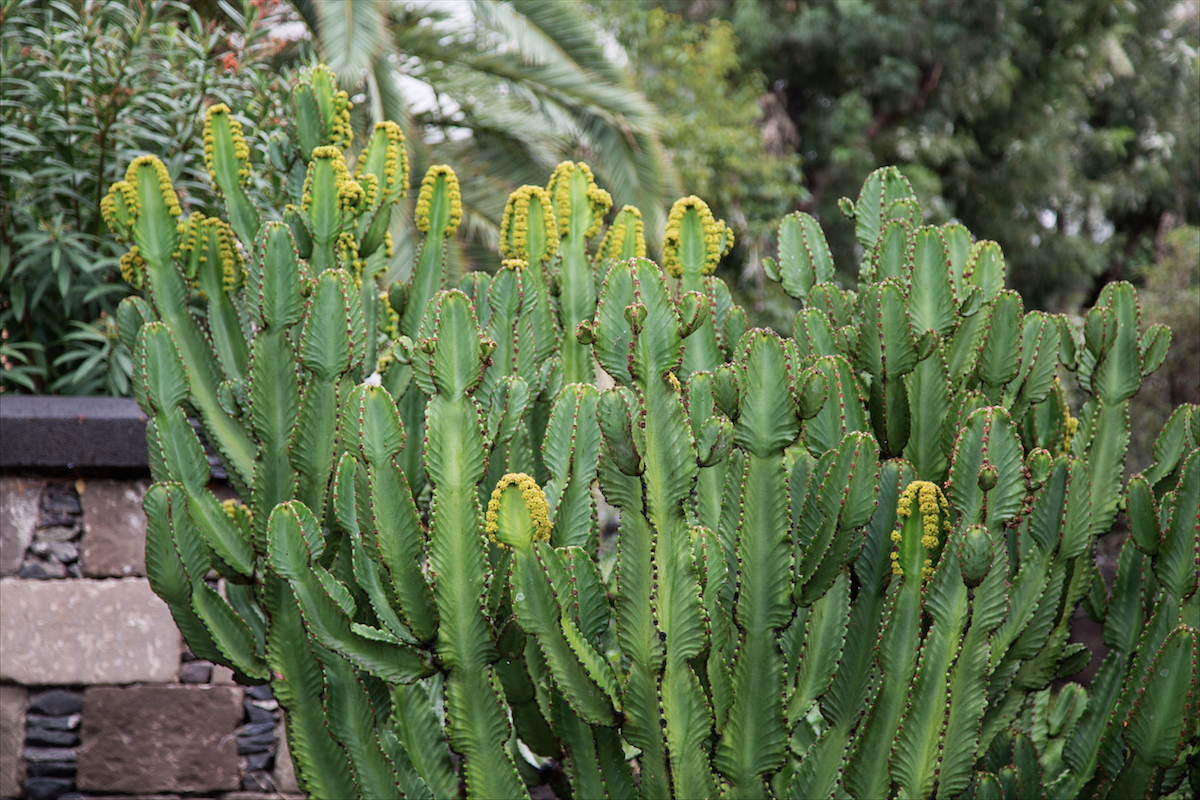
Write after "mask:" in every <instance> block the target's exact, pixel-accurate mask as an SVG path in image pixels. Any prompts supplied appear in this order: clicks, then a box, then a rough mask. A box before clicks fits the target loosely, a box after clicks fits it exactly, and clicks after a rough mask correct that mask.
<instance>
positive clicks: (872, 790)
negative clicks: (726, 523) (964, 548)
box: [846, 481, 957, 797]
mask: <svg viewBox="0 0 1200 800" xmlns="http://www.w3.org/2000/svg"><path fill="white" fill-rule="evenodd" d="M897 514H898V515H899V520H898V527H897V530H896V531H895V532H894V533H893V534H892V542H893V543H894V544H895V545H896V548H895V550H894V551H893V553H892V556H893V557H892V565H893V566H892V571H893V573H894V575H893V581H894V582H895V581H899V584H898V587H897V588H896V589H895V590H893V592H892V593H891V598H890V601H889V603H888V607H887V610H886V612H885V616H886V622H885V623H884V627H883V630H882V632H881V634H880V638H879V649H878V658H879V664H880V667H881V668H882V670H883V684H882V686H881V687H880V689H879V695H878V698H877V699H876V701H875V705H874V707H873V708H872V710H871V713H870V715H869V716H868V718H867V720H866V722H865V731H864V732H863V734H862V735H861V737H860V739H859V741H858V743H857V745H856V747H855V751H854V754H853V756H852V758H851V761H850V765H849V768H848V771H847V773H846V788H847V789H848V790H849V791H850V793H851V794H853V795H854V796H856V797H878V796H884V795H888V794H889V793H890V789H889V787H890V786H891V783H892V780H893V776H892V775H891V772H890V769H889V759H890V756H891V754H892V752H893V746H894V745H895V743H896V741H897V731H898V730H899V727H900V723H901V720H902V719H903V715H904V710H905V708H906V707H907V705H908V703H909V698H910V693H911V691H912V688H913V679H914V676H915V675H916V672H917V653H918V650H919V649H920V645H921V618H922V610H923V607H924V603H925V599H924V593H923V592H922V588H923V586H924V584H925V583H926V581H928V580H929V578H930V577H931V576H932V574H933V570H934V568H935V566H936V564H937V562H938V559H939V558H940V556H941V553H940V552H939V551H940V550H941V549H942V544H943V542H944V541H945V533H946V527H947V526H948V524H949V522H948V512H947V510H946V501H945V498H944V497H943V496H942V493H941V490H940V489H938V488H937V486H935V485H933V484H931V483H929V482H928V481H913V482H912V483H910V484H909V485H908V486H907V487H906V488H905V490H904V492H903V493H902V494H901V495H900V498H899V500H898V501H897ZM954 572H955V573H957V569H956V570H954ZM943 705H944V704H943Z"/></svg>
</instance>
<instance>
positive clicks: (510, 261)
mask: <svg viewBox="0 0 1200 800" xmlns="http://www.w3.org/2000/svg"><path fill="white" fill-rule="evenodd" d="M528 266H529V262H528V261H526V260H525V259H523V258H506V259H504V260H503V261H501V262H500V269H511V270H512V271H513V272H520V271H521V270H523V269H525V268H526V267H528Z"/></svg>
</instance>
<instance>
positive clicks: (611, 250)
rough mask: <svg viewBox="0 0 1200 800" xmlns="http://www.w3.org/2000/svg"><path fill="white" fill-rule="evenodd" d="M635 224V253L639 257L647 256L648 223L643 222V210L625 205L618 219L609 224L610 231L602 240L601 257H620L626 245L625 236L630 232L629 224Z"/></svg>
mask: <svg viewBox="0 0 1200 800" xmlns="http://www.w3.org/2000/svg"><path fill="white" fill-rule="evenodd" d="M630 223H632V224H633V227H634V231H633V238H634V246H633V254H634V256H636V257H637V258H645V257H646V225H645V223H643V222H642V212H641V211H639V210H638V209H637V208H636V207H634V206H625V207H623V208H622V209H621V210H620V211H619V212H617V217H616V219H614V220H613V223H612V225H610V226H609V228H608V232H607V233H605V234H604V239H603V240H602V241H601V242H600V257H601V258H620V257H621V250H622V248H624V247H625V238H626V237H627V236H628V234H629V225H630Z"/></svg>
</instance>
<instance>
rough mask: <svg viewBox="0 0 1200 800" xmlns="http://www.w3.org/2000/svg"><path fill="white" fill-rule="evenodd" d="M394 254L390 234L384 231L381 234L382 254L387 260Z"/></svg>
mask: <svg viewBox="0 0 1200 800" xmlns="http://www.w3.org/2000/svg"><path fill="white" fill-rule="evenodd" d="M394 252H395V247H393V245H392V232H391V231H384V232H383V254H384V255H385V256H387V257H388V258H391V257H392V254H393V253H394Z"/></svg>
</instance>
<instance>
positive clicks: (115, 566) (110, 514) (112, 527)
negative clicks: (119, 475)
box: [79, 480, 150, 578]
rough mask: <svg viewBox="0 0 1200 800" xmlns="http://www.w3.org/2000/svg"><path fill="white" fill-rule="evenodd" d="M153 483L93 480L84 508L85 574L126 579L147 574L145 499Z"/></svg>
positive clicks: (89, 486)
mask: <svg viewBox="0 0 1200 800" xmlns="http://www.w3.org/2000/svg"><path fill="white" fill-rule="evenodd" d="M149 486H150V482H149V481H145V480H142V481H110V480H89V481H88V482H87V485H86V487H85V489H84V492H83V495H82V496H81V497H80V498H79V499H80V503H81V505H82V506H83V541H82V545H83V558H82V563H83V574H84V577H87V578H123V577H128V576H138V577H141V576H144V575H145V574H146V515H145V513H144V512H143V511H142V496H143V495H145V494H146V489H147V488H148V487H149Z"/></svg>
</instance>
